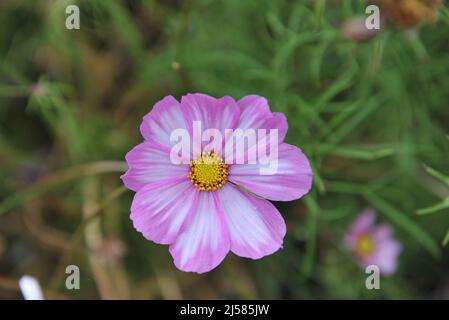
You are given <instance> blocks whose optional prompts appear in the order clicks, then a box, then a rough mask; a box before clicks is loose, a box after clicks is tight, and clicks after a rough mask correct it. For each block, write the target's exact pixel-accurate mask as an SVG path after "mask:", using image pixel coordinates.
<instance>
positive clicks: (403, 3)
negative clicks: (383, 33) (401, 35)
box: [379, 0, 443, 28]
mask: <svg viewBox="0 0 449 320" xmlns="http://www.w3.org/2000/svg"><path fill="white" fill-rule="evenodd" d="M442 2H443V1H442V0H380V1H379V4H380V6H381V9H382V10H383V11H384V13H385V14H386V15H387V16H388V18H389V19H390V20H391V21H392V22H393V23H395V24H397V25H399V26H401V27H405V28H411V27H414V26H416V25H418V24H419V23H421V22H433V21H435V17H436V13H437V10H438V8H439V7H440V6H441V4H442Z"/></svg>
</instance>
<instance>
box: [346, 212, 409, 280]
mask: <svg viewBox="0 0 449 320" xmlns="http://www.w3.org/2000/svg"><path fill="white" fill-rule="evenodd" d="M375 220H376V214H375V213H374V211H372V210H365V211H364V212H362V213H361V214H360V215H359V216H358V217H357V218H356V220H355V221H354V222H353V224H352V225H351V227H350V228H349V230H348V232H347V234H346V236H345V244H346V247H347V248H348V250H349V251H350V252H352V253H353V254H354V257H355V259H356V261H357V263H358V264H359V265H360V266H361V267H362V268H366V267H367V266H369V265H376V266H377V267H378V268H379V270H380V272H381V273H382V274H384V275H391V274H393V273H394V272H396V269H397V266H398V257H399V254H400V253H401V251H402V246H401V244H400V243H399V242H398V241H396V240H395V239H394V238H393V231H392V229H391V227H390V226H389V225H386V224H381V225H377V226H376V225H375Z"/></svg>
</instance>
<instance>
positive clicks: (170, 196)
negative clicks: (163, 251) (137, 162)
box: [131, 178, 198, 244]
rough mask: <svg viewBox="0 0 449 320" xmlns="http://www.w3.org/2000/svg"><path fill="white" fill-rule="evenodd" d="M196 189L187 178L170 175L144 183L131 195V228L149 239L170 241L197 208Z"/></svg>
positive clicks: (165, 242)
mask: <svg viewBox="0 0 449 320" xmlns="http://www.w3.org/2000/svg"><path fill="white" fill-rule="evenodd" d="M197 198H198V190H197V189H196V188H195V187H194V186H193V185H192V183H191V182H190V181H189V180H188V179H187V178H172V179H168V180H162V181H159V182H154V183H150V184H148V185H146V186H145V187H143V188H142V189H140V190H139V191H137V193H136V195H135V196H134V200H133V203H132V206H131V220H132V221H133V225H134V228H136V230H137V231H139V232H141V233H142V234H143V236H144V237H145V238H146V239H148V240H151V241H154V242H156V243H161V244H170V243H173V242H174V241H175V240H176V238H177V237H178V234H180V233H181V232H182V231H183V229H184V228H185V226H186V225H188V223H189V221H190V219H191V217H192V214H193V212H194V211H195V209H196V205H197Z"/></svg>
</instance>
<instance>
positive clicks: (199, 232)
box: [170, 191, 230, 273]
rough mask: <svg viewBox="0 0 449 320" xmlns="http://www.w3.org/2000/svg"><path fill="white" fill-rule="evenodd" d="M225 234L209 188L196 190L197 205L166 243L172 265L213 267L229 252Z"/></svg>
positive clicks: (191, 269)
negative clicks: (179, 231)
mask: <svg viewBox="0 0 449 320" xmlns="http://www.w3.org/2000/svg"><path fill="white" fill-rule="evenodd" d="M229 247H230V243H229V234H228V230H227V227H226V224H225V221H224V218H223V216H222V215H221V213H220V212H219V211H218V210H217V201H216V199H215V196H214V193H213V192H204V191H202V192H199V196H198V206H197V209H196V211H195V212H194V214H193V217H192V220H191V222H190V224H189V226H188V227H187V228H186V229H185V231H184V232H183V233H182V234H180V235H179V237H178V238H177V240H176V241H175V242H174V243H173V244H171V245H170V253H171V255H172V256H173V259H174V263H175V265H176V267H177V268H178V269H180V270H182V271H188V272H197V273H204V272H208V271H210V270H212V269H214V268H215V267H216V266H218V265H219V264H220V262H221V261H223V259H224V257H225V256H226V254H227V253H228V252H229Z"/></svg>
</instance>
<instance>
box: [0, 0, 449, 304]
mask: <svg viewBox="0 0 449 320" xmlns="http://www.w3.org/2000/svg"><path fill="white" fill-rule="evenodd" d="M67 4H68V2H66V1H52V0H39V1H28V0H14V1H13V0H4V1H2V2H1V4H0V20H1V21H2V29H1V30H0V164H1V166H0V177H2V179H1V181H2V183H1V184H0V244H1V242H4V243H6V250H5V251H4V252H2V251H1V249H0V258H2V254H3V255H4V257H3V258H4V259H0V260H1V261H5V262H4V263H3V262H2V263H0V273H1V274H5V275H6V276H9V277H12V278H17V277H19V276H20V275H21V274H22V273H32V274H34V275H36V276H38V277H39V278H40V279H41V282H42V283H43V285H44V286H45V287H48V288H49V289H51V290H53V291H59V292H63V293H65V294H66V292H65V291H64V289H63V281H62V282H61V281H60V280H61V277H62V276H63V273H64V263H65V262H67V261H72V260H73V261H76V263H78V264H80V267H81V269H82V270H86V271H85V272H86V273H88V274H89V275H91V276H92V278H93V279H95V282H93V283H86V284H85V285H84V284H83V288H85V289H83V291H82V292H80V293H78V295H77V296H75V297H82V298H97V297H108V294H113V293H116V294H117V296H118V297H133V298H179V297H184V298H227V297H231V298H232V297H234V298H306V299H314V298H374V299H381V298H388V299H391V298H431V297H435V296H438V294H439V293H440V292H443V291H444V290H445V288H444V287H443V285H444V284H442V283H441V281H440V280H441V278H442V277H444V276H445V274H444V272H446V275H447V267H448V261H449V259H448V258H449V256H448V254H447V247H441V246H440V245H439V244H438V242H439V241H440V239H441V238H443V237H444V234H445V232H446V230H447V228H448V223H447V221H448V215H447V213H448V208H449V200H448V199H449V198H448V192H447V188H444V187H442V186H441V184H440V183H439V182H438V181H437V180H440V182H442V183H446V185H449V183H448V179H449V178H448V177H447V175H448V174H449V166H448V159H449V143H448V142H447V134H448V123H449V108H448V101H449V100H448V98H449V85H448V84H449V57H448V55H447V39H448V38H449V11H448V10H447V9H446V8H444V9H442V10H441V14H440V18H439V20H438V22H437V23H436V24H435V25H423V26H422V27H420V28H419V29H417V30H413V31H404V30H400V29H397V28H395V27H393V26H386V27H385V28H384V30H382V32H381V33H380V34H379V35H378V36H377V37H376V38H374V39H372V40H370V41H367V42H364V43H356V42H353V41H351V40H348V39H345V38H344V37H343V36H342V34H341V32H340V30H339V27H340V26H341V24H342V23H343V22H344V21H346V20H348V19H351V18H352V17H354V16H355V15H363V14H364V3H363V1H358V0H357V1H356V0H351V1H349V0H338V1H325V0H315V1H312V0H310V1H272V0H246V1H241V0H218V1H212V0H195V1H193V0H186V1H175V0H170V1H168V0H167V1H156V0H148V1H137V0H136V1H124V0H114V1H112V0H111V1H103V0H89V1H88V0H79V1H76V4H78V5H79V6H80V9H81V29H80V30H67V29H65V27H64V20H65V17H66V15H65V6H66V5H67ZM187 92H204V93H207V94H210V95H213V96H217V97H218V96H224V95H231V96H233V97H235V98H236V99H239V98H241V97H243V96H244V95H247V94H258V95H261V96H265V97H267V99H268V100H269V103H270V106H271V108H272V110H273V111H279V112H284V113H285V114H286V115H287V118H288V121H289V132H288V136H287V142H288V143H291V144H294V145H297V146H299V147H300V148H301V149H302V150H303V151H304V153H305V154H306V155H307V156H308V157H309V159H310V161H311V164H312V166H313V169H314V188H313V190H312V192H311V193H310V194H308V195H307V196H306V197H304V198H303V199H300V200H298V201H295V202H292V203H288V204H285V203H280V204H276V205H277V206H278V208H279V210H280V211H281V212H282V214H283V216H284V217H285V219H286V221H287V226H288V233H287V237H286V240H285V244H284V249H283V250H282V251H280V252H279V253H277V254H275V255H273V256H270V257H266V258H264V259H263V260H260V261H249V260H245V259H240V258H239V259H237V258H233V257H228V258H227V259H226V260H225V262H224V263H223V265H221V266H220V267H218V268H217V269H216V270H214V271H212V272H210V273H209V274H206V275H202V276H198V275H193V274H184V273H182V272H180V271H178V270H176V269H175V267H174V266H173V264H172V259H171V257H170V256H169V253H168V252H167V250H166V248H165V247H162V246H159V245H154V244H151V243H149V242H148V241H146V240H145V239H143V237H141V236H140V235H139V234H137V233H136V232H135V231H134V229H133V228H132V225H131V222H130V221H129V219H128V212H129V207H130V202H131V199H132V194H131V193H130V192H123V189H122V185H121V181H120V180H119V174H120V172H123V170H124V168H125V166H124V164H123V160H124V155H125V154H126V152H127V151H128V150H130V149H131V148H132V147H133V146H134V145H135V144H137V143H138V142H139V141H140V139H141V138H140V136H139V132H138V127H139V125H140V122H141V118H142V116H143V115H144V114H146V113H147V112H149V111H150V110H151V106H152V105H153V104H154V103H155V102H156V101H158V100H159V99H161V98H162V97H164V96H166V95H169V94H171V95H174V96H175V97H177V98H180V97H181V96H182V95H183V94H185V93H187ZM423 163H426V164H428V165H429V167H427V166H426V167H425V168H424V169H423V167H422V164H423ZM431 168H438V170H439V171H436V170H434V169H431ZM440 171H441V173H440ZM429 175H430V176H433V178H436V179H433V178H429ZM438 198H440V200H438ZM441 198H442V199H443V200H442V202H439V203H438V201H441ZM434 203H437V204H436V205H432V204H434ZM365 207H373V208H374V209H376V210H377V211H378V213H379V217H380V220H381V221H383V222H387V223H390V224H392V225H393V227H394V228H395V235H396V237H397V238H398V239H399V240H400V241H401V242H402V243H403V247H404V253H403V255H402V256H401V258H400V268H399V271H398V273H397V274H396V275H394V276H392V277H390V278H385V279H384V278H382V281H383V282H382V283H383V284H384V285H383V287H382V290H381V291H380V292H377V293H376V292H368V291H367V290H366V289H364V281H365V273H364V270H361V269H359V268H358V267H357V266H356V265H355V263H354V262H353V261H352V257H351V256H350V255H349V254H348V253H347V252H345V250H344V248H343V247H342V245H341V243H342V236H343V234H344V232H345V230H346V228H347V227H348V225H349V224H350V223H351V222H352V220H353V219H354V218H355V216H356V215H357V214H358V213H359V212H360V211H361V210H362V209H363V208H365ZM419 208H426V209H419ZM440 210H441V211H444V212H442V213H441V214H435V215H429V216H425V217H423V216H419V215H417V214H416V212H418V213H420V214H427V213H433V212H436V211H440ZM36 216H37V217H38V218H36ZM33 219H34V220H33ZM36 219H38V221H41V222H42V223H40V224H37V227H35V228H34V229H33V228H32V227H31V228H30V224H29V221H36ZM20 221H25V223H24V224H22V223H20ZM94 222H95V223H98V228H97V229H95V230H96V231H95V232H97V233H98V234H99V236H100V237H103V238H104V239H105V240H104V243H102V245H103V246H105V247H101V248H102V249H101V250H102V251H107V250H106V249H105V248H107V249H108V250H110V251H112V253H109V251H107V254H104V256H105V257H106V258H105V259H106V261H109V262H108V263H110V266H111V269H113V270H114V272H111V273H108V272H110V271H105V270H103V269H101V268H100V270H97V269H96V268H95V265H93V264H92V259H95V253H92V252H93V251H92V250H93V249H92V248H91V247H89V246H90V244H89V242H88V241H87V240H86V241H82V239H83V236H86V232H87V231H86V230H94V229H93V228H88V226H91V225H92V224H93V223H94ZM48 230H51V232H50V233H49V231H48ZM88 232H91V231H88ZM48 233H49V234H50V235H51V236H50V237H45V235H46V234H48ZM55 239H56V240H55ZM61 239H62V240H61ZM447 242H449V232H448V233H447V234H446V236H445V239H444V243H445V244H446V243H447ZM108 245H109V246H108ZM116 246H123V247H125V248H126V250H124V252H123V253H117V252H116V251H117V250H118V249H116V251H114V250H112V249H111V247H113V248H116ZM0 247H1V245H0ZM48 247H50V248H52V249H53V250H47V249H48ZM118 251H120V250H118ZM31 252H32V253H33V254H32V255H31V254H30V253H31ZM28 256H30V258H29V259H28V258H26V257H28ZM92 256H94V257H93V258H92ZM104 256H102V257H104ZM108 259H109V260H108ZM55 261H56V262H57V263H55ZM94 261H95V260H94ZM429 264H430V265H432V266H433V267H432V268H433V269H432V270H433V271H435V272H430V271H429V270H428V269H426V268H425V267H426V266H429ZM423 266H424V267H423ZM445 268H446V269H445ZM444 270H445V271H444ZM98 272H100V275H101V272H103V273H104V272H105V273H106V274H107V276H108V277H109V279H115V280H114V281H111V283H112V284H110V285H109V286H108V283H102V282H101V280H99V279H101V277H99V276H98ZM418 278H419V279H420V280H419V281H415V279H418ZM446 285H447V284H446ZM428 288H434V289H433V290H434V291H432V292H430V291H429V290H428ZM108 290H109V291H108ZM111 292H112V293H111ZM3 295H6V296H8V297H9V296H10V295H7V294H6V293H3V291H2V288H1V287H0V297H2V296H3Z"/></svg>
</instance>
